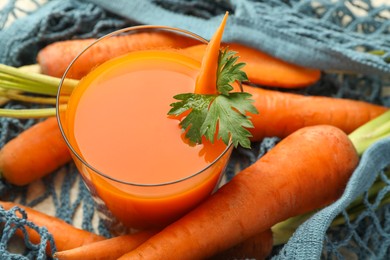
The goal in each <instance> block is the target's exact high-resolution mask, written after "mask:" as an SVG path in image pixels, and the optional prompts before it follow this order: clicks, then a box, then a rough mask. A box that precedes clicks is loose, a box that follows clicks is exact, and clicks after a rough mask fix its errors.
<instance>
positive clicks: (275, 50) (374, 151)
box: [0, 0, 390, 259]
mask: <svg viewBox="0 0 390 260" xmlns="http://www.w3.org/2000/svg"><path fill="white" fill-rule="evenodd" d="M0 7H1V8H0V29H1V31H0V49H1V50H2V51H1V52H0V62H1V63H4V64H8V65H12V66H22V65H27V64H33V63H35V62H36V61H35V57H36V55H37V53H38V51H39V50H40V49H41V48H43V47H44V46H46V45H48V44H50V43H52V42H55V41H59V40H65V39H70V38H89V37H99V36H101V35H104V34H106V33H108V32H111V31H113V30H116V29H119V28H123V27H127V26H133V25H139V24H161V25H168V26H173V27H180V28H183V29H186V30H190V31H193V32H195V33H197V34H199V35H202V36H203V37H205V38H209V37H210V36H211V35H212V33H213V31H214V28H215V27H216V25H217V24H218V23H219V21H220V18H221V15H222V14H223V13H224V12H225V11H229V12H230V13H231V16H230V18H229V19H230V22H231V24H230V26H229V29H227V31H226V32H225V35H224V37H225V40H226V41H236V42H241V43H244V44H247V45H249V46H253V47H255V48H258V49H260V50H262V51H265V52H267V53H269V54H271V55H274V56H275V57H278V58H281V59H284V60H286V61H289V62H292V63H296V64H299V65H303V66H307V67H312V68H318V69H321V70H322V71H323V74H322V77H321V80H320V81H319V82H317V83H316V84H314V85H312V86H309V87H308V88H305V89H302V90H296V92H298V93H301V94H305V95H324V96H333V97H338V98H351V99H355V100H364V101H368V102H371V103H375V104H381V105H385V106H390V100H389V94H388V91H389V88H390V77H389V73H390V35H389V34H390V19H389V18H390V6H388V5H386V1H369V0H346V1H326V0H316V1H315V0H301V1H298V0H289V1H286V0H267V1H262V0H257V1H255V0H240V1H206V0H188V1H180V0H164V1H163V0H147V1H124V0H118V1H104V0H88V1H86V0H84V1H83V0H69V1H59V0H52V1H47V0H5V1H2V2H1V3H0ZM3 107H4V108H13V109H20V108H29V107H31V105H27V104H25V103H21V102H8V103H7V104H5V105H4V106H3ZM36 122H37V121H36V120H34V119H23V120H22V119H14V118H7V117H0V129H1V130H0V147H3V146H4V144H5V143H7V142H8V141H9V140H11V139H12V138H14V137H15V136H17V135H18V134H19V133H20V132H21V131H23V130H24V129H27V128H29V127H31V126H32V125H33V124H35V123H36ZM278 141H279V138H276V137H267V138H265V139H264V140H263V141H261V142H258V143H254V144H253V147H252V149H250V150H248V149H242V148H237V149H235V150H234V151H233V155H232V157H231V160H230V163H229V166H228V169H227V172H226V176H225V177H226V181H229V180H230V179H231V178H233V177H234V175H235V174H236V173H237V171H238V170H239V169H243V168H245V167H247V166H249V165H250V164H252V163H254V162H255V161H256V160H257V159H258V158H260V157H261V156H262V155H264V154H265V153H266V152H267V151H268V150H269V149H272V147H273V146H274V145H275V144H277V143H278ZM389 147H390V141H389V140H383V141H382V142H378V143H377V144H375V145H374V146H373V147H371V148H370V149H369V150H367V151H366V152H365V154H364V155H363V157H362V160H361V163H360V164H359V167H358V169H357V170H356V172H355V173H354V175H353V177H352V178H351V181H350V182H349V183H348V186H347V188H346V191H345V193H344V195H343V196H342V197H341V198H340V200H338V201H336V202H335V203H334V204H332V205H330V206H329V207H326V208H324V209H322V210H320V211H319V212H317V213H316V214H314V215H313V216H310V218H309V219H308V220H307V221H306V222H304V223H303V224H302V225H300V226H299V227H298V229H297V231H296V232H295V233H294V234H293V236H292V237H291V239H289V240H288V241H284V242H283V243H282V244H281V245H279V246H275V247H274V251H273V253H272V256H270V257H272V258H275V259H318V258H323V259H349V258H351V257H355V258H357V259H366V258H370V259H371V258H376V259H386V258H388V257H389V256H390V252H389V251H390V250H389V244H390V232H389V223H388V222H389V220H390V217H389V214H390V207H389V206H387V201H388V200H389V197H390V195H389V190H390V181H389V177H388V169H387V167H388V165H389V163H390V148H389ZM373 189H375V192H372V191H373ZM0 196H1V197H0V199H1V200H9V201H17V202H19V203H21V204H23V205H27V206H31V207H34V208H36V209H39V210H42V211H44V212H46V213H48V214H50V215H54V216H57V217H59V218H61V219H64V220H65V221H66V222H68V223H72V224H73V225H75V226H77V227H80V228H83V229H85V230H89V231H92V232H95V233H99V234H102V235H104V236H107V237H109V236H110V234H109V232H108V230H107V229H106V228H105V225H104V223H102V221H101V220H100V219H99V216H98V214H97V213H96V208H95V206H94V203H93V200H92V198H91V196H90V195H89V193H88V191H87V189H86V187H85V185H84V183H83V182H82V180H81V178H80V176H79V174H78V172H77V169H76V168H75V166H74V165H73V164H72V163H70V164H68V165H66V166H64V167H62V168H61V169H58V170H57V171H56V172H53V174H50V175H49V176H47V177H45V178H43V179H42V180H40V181H37V182H34V183H32V184H30V185H28V186H25V187H16V186H13V185H11V184H9V183H7V182H6V181H1V182H0ZM356 199H358V202H356ZM354 203H357V205H359V210H357V211H354V210H355V209H356V208H353V207H352V206H353V205H355V204H354ZM351 205H352V206H351ZM16 212H19V213H22V215H23V216H24V218H22V219H21V218H18V217H16ZM0 220H1V222H2V233H1V240H0V255H1V259H45V258H46V257H47V256H46V255H45V246H46V243H47V241H49V242H50V243H52V246H53V248H54V250H55V245H54V244H53V243H54V242H53V239H52V236H51V234H49V233H48V232H47V230H46V229H45V228H41V227H37V226H35V224H34V223H32V222H29V221H27V220H26V218H25V214H24V213H23V210H22V209H17V208H16V209H12V210H8V211H6V210H3V209H0ZM340 223H342V224H340ZM26 225H27V226H29V227H32V228H34V229H36V230H37V232H39V234H40V235H41V238H42V240H41V243H39V244H37V245H36V244H32V243H31V242H29V241H28V240H27V239H25V240H15V238H14V236H13V234H14V232H15V230H16V229H23V228H25V226H26Z"/></svg>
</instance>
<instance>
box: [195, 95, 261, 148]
mask: <svg viewBox="0 0 390 260" xmlns="http://www.w3.org/2000/svg"><path fill="white" fill-rule="evenodd" d="M250 96H251V95H250V94H248V93H245V92H236V93H230V95H229V96H227V95H218V96H217V97H216V98H215V99H214V100H213V102H212V103H211V105H210V108H209V110H208V113H207V116H206V118H205V120H204V122H203V124H202V126H201V129H200V133H201V134H202V135H204V136H205V137H206V138H207V139H209V140H210V141H211V142H214V136H215V134H216V131H217V129H218V133H217V136H218V139H219V138H222V141H223V142H224V143H226V144H228V143H229V140H230V138H231V141H232V142H233V145H234V146H235V147H237V146H238V144H240V145H241V146H243V147H245V148H250V141H249V137H251V136H252V135H251V133H250V132H249V131H248V130H247V129H245V127H246V128H252V127H253V124H252V122H251V121H250V120H249V119H248V117H247V116H246V115H245V111H250V112H252V113H256V112H257V110H256V109H255V108H254V106H252V105H251V102H252V101H251V100H249V99H248V98H249V97H250ZM247 101H249V102H247Z"/></svg>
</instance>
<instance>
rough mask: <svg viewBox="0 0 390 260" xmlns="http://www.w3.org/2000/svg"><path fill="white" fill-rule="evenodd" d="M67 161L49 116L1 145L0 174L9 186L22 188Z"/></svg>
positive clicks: (67, 157) (68, 159) (64, 149)
mask: <svg viewBox="0 0 390 260" xmlns="http://www.w3.org/2000/svg"><path fill="white" fill-rule="evenodd" d="M70 160H71V155H70V152H69V150H68V147H67V146H66V143H65V141H64V139H63V138H62V135H61V132H60V129H59V127H58V124H57V120H56V118H55V117H50V118H48V119H46V120H44V121H41V122H39V123H37V124H35V125H33V126H32V127H30V128H28V129H26V130H24V131H23V132H22V133H20V134H19V135H18V136H17V137H15V138H14V139H12V140H11V141H9V142H8V143H6V144H5V145H4V147H3V148H2V149H1V150H0V174H1V176H2V177H3V178H4V179H5V180H7V181H8V182H9V183H12V184H14V185H26V184H28V183H30V182H32V181H35V180H37V179H39V178H41V177H43V176H45V175H47V174H49V173H51V172H53V171H54V170H56V169H57V168H59V167H60V166H62V165H64V164H66V163H67V162H69V161H70Z"/></svg>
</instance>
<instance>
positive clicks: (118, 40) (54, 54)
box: [37, 32, 199, 79]
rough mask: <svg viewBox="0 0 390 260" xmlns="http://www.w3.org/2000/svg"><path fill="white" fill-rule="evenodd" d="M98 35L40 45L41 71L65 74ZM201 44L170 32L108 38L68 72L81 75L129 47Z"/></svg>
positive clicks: (56, 74) (123, 52)
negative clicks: (42, 46)
mask: <svg viewBox="0 0 390 260" xmlns="http://www.w3.org/2000/svg"><path fill="white" fill-rule="evenodd" d="M95 40H96V39H77V40H66V41H60V42H54V43H52V44H49V45H48V46H46V47H44V48H43V49H41V50H40V51H39V53H38V55H37V62H38V64H39V65H40V67H41V70H42V73H43V74H46V75H50V76H54V77H62V76H63V74H64V73H65V71H66V69H67V67H68V66H69V65H70V63H71V62H72V60H73V59H74V58H76V56H77V55H78V54H79V53H80V52H81V51H83V50H84V48H86V47H87V46H89V45H90V44H92V43H93V42H94V41H95ZM195 44H199V42H198V41H195V40H193V39H189V38H185V37H183V36H180V35H176V34H172V33H168V32H141V33H137V34H130V35H125V36H117V37H111V38H106V39H104V40H102V41H100V43H99V44H98V45H94V47H92V48H93V51H88V52H90V55H82V56H80V59H78V61H77V62H75V63H74V64H73V66H72V67H73V68H72V70H71V71H69V73H68V74H67V75H68V77H71V78H73V79H80V78H82V77H83V76H85V75H86V74H87V73H88V72H89V71H90V70H91V69H92V68H94V67H95V66H97V65H99V64H101V63H103V62H105V61H107V60H109V59H111V58H113V57H117V56H119V55H122V54H126V53H128V52H130V51H137V50H147V49H151V48H185V47H188V46H191V45H195Z"/></svg>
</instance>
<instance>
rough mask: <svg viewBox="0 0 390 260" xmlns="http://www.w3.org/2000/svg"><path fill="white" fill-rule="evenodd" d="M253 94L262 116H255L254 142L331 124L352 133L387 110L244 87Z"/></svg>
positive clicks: (367, 104) (336, 99) (354, 101)
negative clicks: (307, 127) (313, 126)
mask: <svg viewBox="0 0 390 260" xmlns="http://www.w3.org/2000/svg"><path fill="white" fill-rule="evenodd" d="M244 90H245V91H246V92H248V93H250V94H252V98H253V100H254V101H255V102H254V106H255V107H256V108H257V110H258V111H259V114H251V115H250V116H251V121H252V123H253V125H254V128H251V129H248V130H249V131H250V132H251V133H252V135H253V137H252V141H259V140H261V139H262V138H264V137H267V136H268V137H271V136H278V137H280V138H283V137H286V136H287V135H289V134H291V133H293V132H294V131H296V130H298V129H299V128H302V127H305V126H312V125H319V124H328V125H333V126H336V127H338V128H340V129H342V130H343V131H344V132H345V133H347V134H349V133H351V132H352V131H353V130H355V129H356V128H358V127H359V126H361V125H363V124H364V123H366V122H368V121H370V120H371V119H373V118H375V117H377V116H379V115H380V114H383V113H384V112H385V111H387V110H388V108H387V107H384V106H379V105H374V104H371V103H368V102H363V101H356V100H350V99H341V98H333V97H323V96H322V97H320V96H304V95H300V94H292V93H284V92H279V91H274V90H265V89H262V88H257V87H252V86H247V85H245V86H244Z"/></svg>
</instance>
